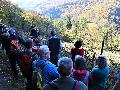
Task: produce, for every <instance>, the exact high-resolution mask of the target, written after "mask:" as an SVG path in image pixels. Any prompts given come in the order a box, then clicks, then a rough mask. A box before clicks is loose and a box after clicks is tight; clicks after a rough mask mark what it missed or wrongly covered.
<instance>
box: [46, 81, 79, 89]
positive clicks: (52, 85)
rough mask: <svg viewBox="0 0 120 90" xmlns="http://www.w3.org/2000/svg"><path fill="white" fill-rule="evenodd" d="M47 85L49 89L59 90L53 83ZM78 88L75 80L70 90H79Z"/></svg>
mask: <svg viewBox="0 0 120 90" xmlns="http://www.w3.org/2000/svg"><path fill="white" fill-rule="evenodd" d="M48 85H50V87H52V89H53V90H59V88H58V86H57V85H56V84H55V83H54V82H49V83H48ZM79 86H80V85H79V81H77V80H75V81H74V86H73V89H72V90H79Z"/></svg>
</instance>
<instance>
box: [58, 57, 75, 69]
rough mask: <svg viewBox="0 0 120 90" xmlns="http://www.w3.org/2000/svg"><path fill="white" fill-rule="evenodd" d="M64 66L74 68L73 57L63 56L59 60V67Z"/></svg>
mask: <svg viewBox="0 0 120 90" xmlns="http://www.w3.org/2000/svg"><path fill="white" fill-rule="evenodd" d="M61 66H62V67H64V69H72V68H73V61H72V59H71V58H68V57H62V58H60V59H59V60H58V67H61Z"/></svg>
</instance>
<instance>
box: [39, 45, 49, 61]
mask: <svg viewBox="0 0 120 90" xmlns="http://www.w3.org/2000/svg"><path fill="white" fill-rule="evenodd" d="M39 55H40V57H42V58H46V59H49V58H50V51H49V48H48V46H47V45H42V46H40V48H39Z"/></svg>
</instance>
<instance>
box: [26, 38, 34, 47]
mask: <svg viewBox="0 0 120 90" xmlns="http://www.w3.org/2000/svg"><path fill="white" fill-rule="evenodd" d="M32 46H33V41H32V39H28V40H27V41H26V42H25V47H26V48H27V49H31V48H32Z"/></svg>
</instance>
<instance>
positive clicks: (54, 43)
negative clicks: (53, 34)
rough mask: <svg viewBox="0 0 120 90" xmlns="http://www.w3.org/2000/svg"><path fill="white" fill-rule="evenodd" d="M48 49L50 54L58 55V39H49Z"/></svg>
mask: <svg viewBox="0 0 120 90" xmlns="http://www.w3.org/2000/svg"><path fill="white" fill-rule="evenodd" d="M48 47H49V49H50V51H51V53H52V54H59V51H60V39H58V38H51V39H49V40H48Z"/></svg>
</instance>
